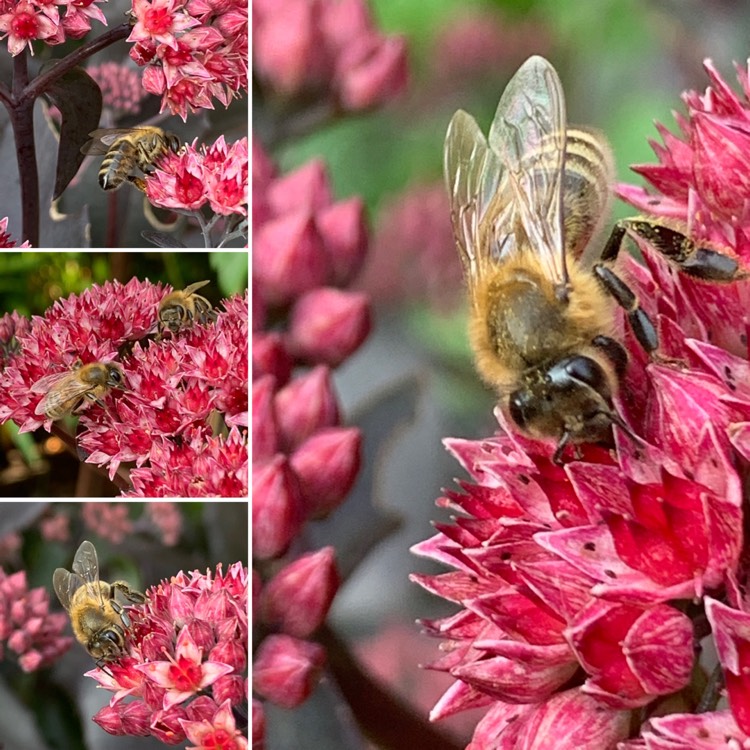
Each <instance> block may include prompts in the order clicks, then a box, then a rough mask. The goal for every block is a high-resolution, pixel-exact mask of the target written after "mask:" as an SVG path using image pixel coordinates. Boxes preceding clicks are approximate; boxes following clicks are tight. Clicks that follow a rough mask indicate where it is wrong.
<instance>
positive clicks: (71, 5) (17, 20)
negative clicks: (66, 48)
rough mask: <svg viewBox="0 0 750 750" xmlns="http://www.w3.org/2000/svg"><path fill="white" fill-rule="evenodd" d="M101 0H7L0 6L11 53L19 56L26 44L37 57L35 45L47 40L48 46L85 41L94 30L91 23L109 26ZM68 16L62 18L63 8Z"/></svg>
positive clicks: (1, 26) (0, 21) (2, 29)
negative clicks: (37, 42)
mask: <svg viewBox="0 0 750 750" xmlns="http://www.w3.org/2000/svg"><path fill="white" fill-rule="evenodd" d="M98 1H99V0H77V1H76V2H70V1H69V0H59V1H58V2H55V1H54V0H53V2H43V0H20V1H18V2H16V1H15V0H3V2H1V3H0V32H2V38H3V39H5V38H7V39H8V52H10V54H11V55H12V56H13V57H15V56H16V55H18V54H20V53H21V52H22V51H23V50H24V48H25V47H26V45H27V44H28V46H29V51H30V52H31V54H32V55H33V54H34V47H33V45H32V44H31V43H32V42H33V41H35V40H43V41H44V42H45V43H46V44H50V45H53V44H62V43H63V42H64V41H66V39H81V38H82V37H84V36H86V34H88V32H89V31H91V21H92V20H97V21H100V22H101V23H103V24H104V25H105V26H106V25H107V19H106V18H105V17H104V13H102V10H101V8H100V7H99V6H98V5H96V4H95V3H96V2H98ZM61 7H62V8H65V15H64V16H63V17H62V18H60V8H61Z"/></svg>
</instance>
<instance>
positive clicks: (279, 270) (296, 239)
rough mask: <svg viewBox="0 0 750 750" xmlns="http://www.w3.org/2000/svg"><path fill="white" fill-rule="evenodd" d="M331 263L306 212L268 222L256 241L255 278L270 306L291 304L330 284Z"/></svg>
mask: <svg viewBox="0 0 750 750" xmlns="http://www.w3.org/2000/svg"><path fill="white" fill-rule="evenodd" d="M330 269H331V262H330V260H329V258H328V255H327V254H326V252H325V248H324V246H323V240H322V238H321V236H320V234H319V232H318V230H317V228H316V227H315V222H314V221H313V218H312V215H311V214H310V213H309V212H307V211H298V212H296V213H293V214H286V215H284V216H282V217H280V218H278V219H274V220H273V221H269V222H267V223H266V224H264V225H263V226H262V227H261V228H260V229H259V230H258V233H257V235H256V236H255V238H254V241H253V274H254V276H255V277H256V279H257V280H258V282H259V286H260V289H261V291H262V293H263V298H264V299H265V300H266V302H267V303H268V304H269V305H280V304H284V303H286V302H289V301H291V300H292V299H294V298H295V297H297V296H299V295H300V294H302V293H303V292H306V291H309V290H310V289H315V288H316V287H319V286H321V285H322V284H325V283H326V281H327V280H328V277H329V274H330Z"/></svg>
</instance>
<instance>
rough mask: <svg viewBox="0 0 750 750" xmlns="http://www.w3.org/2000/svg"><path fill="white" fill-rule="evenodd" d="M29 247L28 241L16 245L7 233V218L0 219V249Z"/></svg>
mask: <svg viewBox="0 0 750 750" xmlns="http://www.w3.org/2000/svg"><path fill="white" fill-rule="evenodd" d="M13 247H31V245H29V243H28V241H27V242H23V243H21V244H20V245H17V244H16V243H15V242H14V241H13V238H12V237H11V236H10V234H9V233H8V217H7V216H5V217H4V218H2V219H0V248H13Z"/></svg>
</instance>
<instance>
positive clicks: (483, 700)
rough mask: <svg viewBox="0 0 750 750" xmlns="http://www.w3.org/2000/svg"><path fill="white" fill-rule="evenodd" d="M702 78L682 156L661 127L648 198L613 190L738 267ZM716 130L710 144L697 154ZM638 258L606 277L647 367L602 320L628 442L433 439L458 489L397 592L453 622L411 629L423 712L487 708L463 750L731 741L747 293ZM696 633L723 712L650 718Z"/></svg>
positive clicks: (739, 660) (742, 661)
mask: <svg viewBox="0 0 750 750" xmlns="http://www.w3.org/2000/svg"><path fill="white" fill-rule="evenodd" d="M708 70H709V73H710V75H711V77H712V83H713V86H712V88H711V89H710V90H709V91H708V93H707V94H706V95H705V96H704V97H698V96H697V95H696V94H692V93H691V94H687V95H686V101H687V102H688V103H689V105H690V110H689V117H688V118H687V119H684V118H681V119H680V122H681V127H682V130H683V132H685V133H689V134H690V135H691V140H690V145H688V144H686V143H684V142H682V141H678V140H677V139H676V138H674V137H673V136H670V135H668V134H666V131H663V130H662V134H663V135H664V137H665V143H666V146H665V147H664V148H659V149H657V152H658V154H659V156H660V159H661V162H662V163H661V164H660V165H658V166H655V167H650V168H645V167H639V168H638V171H639V172H641V173H648V175H649V179H651V181H652V183H654V184H657V183H658V187H659V189H660V190H661V192H662V195H659V196H654V195H649V197H648V198H646V195H647V194H646V193H644V192H643V191H641V190H640V189H636V188H627V187H621V188H620V192H621V193H622V194H625V195H628V196H629V197H630V198H632V199H633V200H634V202H635V200H636V199H637V200H638V202H639V205H640V207H642V208H643V209H644V210H647V211H648V212H649V213H650V214H652V215H654V214H655V212H658V211H661V210H662V209H664V210H665V213H664V214H663V215H661V214H659V217H660V218H662V219H663V220H664V221H665V223H667V224H669V223H670V222H673V221H675V220H677V219H679V220H680V221H681V222H685V223H686V224H689V225H690V230H691V232H696V233H697V234H696V237H697V238H699V239H701V238H702V239H706V238H708V239H710V240H711V241H712V242H713V243H719V242H721V243H722V244H724V243H725V241H726V244H728V245H729V246H730V248H731V249H728V250H727V252H729V253H731V252H732V251H733V250H734V251H736V252H737V254H738V255H739V256H740V257H742V258H745V257H746V256H745V255H744V242H745V240H744V238H745V237H747V236H748V235H747V231H748V229H749V228H750V225H749V224H748V218H750V214H747V213H746V212H745V203H744V202H743V200H741V199H740V198H738V196H739V195H740V194H741V191H742V184H743V183H742V181H741V180H740V163H741V162H742V160H743V159H745V161H744V162H742V163H743V164H745V166H744V167H742V170H743V171H742V174H746V172H747V168H748V166H750V165H748V164H747V161H746V158H747V155H746V153H745V152H742V153H741V152H740V149H739V147H738V146H737V143H738V139H741V138H742V137H743V136H742V132H744V130H743V129H745V125H744V124H743V122H745V123H747V122H750V104H749V103H748V101H747V100H746V101H740V100H739V99H738V98H737V97H736V96H735V95H734V94H733V93H732V92H731V89H730V88H729V87H728V86H727V85H726V84H725V83H724V82H723V81H722V80H721V79H720V78H719V77H718V74H717V73H716V72H715V71H713V69H712V68H711V67H710V66H709V67H708ZM742 80H743V86H744V87H745V88H746V91H747V78H746V77H745V76H743V78H742ZM699 103H700V104H702V105H704V107H703V108H702V109H701V108H699V107H698V104H699ZM709 105H710V107H711V113H710V114H709V113H707V112H706V111H705V107H706V106H709ZM717 132H720V133H724V134H725V136H726V139H725V140H724V144H725V145H724V147H723V149H719V148H718V147H716V148H713V149H712V148H705V145H706V143H707V141H708V140H710V139H709V133H713V134H716V133H717ZM730 136H731V139H730ZM743 153H744V154H745V155H744V156H743V155H742V154H743ZM738 180H740V182H739V183H738ZM738 184H739V187H738ZM738 191H739V192H738ZM698 207H700V208H698ZM730 240H731V241H730ZM638 244H639V248H640V250H641V252H642V254H643V258H644V262H645V264H644V265H641V264H640V263H638V262H636V261H635V260H633V259H632V258H630V257H621V260H620V263H621V265H622V266H623V267H624V271H625V273H626V275H627V278H628V280H629V284H630V286H631V287H632V288H633V291H634V292H635V293H636V295H637V296H638V298H639V299H640V301H641V304H642V305H643V306H644V307H645V309H646V311H647V312H648V314H649V316H650V317H651V318H652V320H653V321H654V322H655V323H656V324H657V327H658V331H659V336H660V349H659V357H658V358H656V357H655V358H651V359H649V358H648V357H647V356H646V355H645V354H644V352H643V351H642V349H641V348H640V347H639V345H638V344H637V342H636V341H635V339H634V336H633V335H632V333H631V331H630V330H629V328H628V327H627V326H626V325H625V322H624V320H622V319H621V320H620V321H619V327H620V332H619V336H620V340H621V341H623V342H624V343H625V346H626V348H627V349H628V353H629V358H630V361H629V364H628V370H627V374H626V377H625V378H624V381H623V383H622V384H621V389H620V393H619V395H618V397H617V398H616V400H615V403H616V407H617V409H618V412H619V413H620V414H621V415H622V417H623V419H624V420H625V422H626V423H627V424H628V426H629V427H630V429H631V430H632V432H633V433H634V434H635V435H637V436H638V441H637V442H636V441H635V440H633V439H632V438H631V437H630V436H628V435H626V434H625V433H624V432H622V431H620V430H619V428H615V429H614V432H615V446H616V447H615V449H614V450H607V449H605V448H604V447H600V446H593V445H584V446H581V447H580V450H579V451H578V452H577V453H575V452H573V451H569V452H567V453H566V454H565V459H566V463H565V465H564V466H562V467H561V466H558V465H556V464H554V463H553V462H552V461H551V456H552V454H553V451H554V449H555V444H554V441H549V442H544V441H533V440H530V439H527V438H524V437H522V436H519V435H516V434H515V430H514V428H513V427H512V426H510V425H509V424H508V423H507V422H506V420H505V418H504V416H503V415H502V413H500V411H499V410H498V412H497V415H498V418H499V420H500V423H501V426H502V427H503V428H504V429H503V432H501V433H499V434H498V435H496V436H494V437H492V438H488V439H484V440H480V441H470V440H449V441H447V445H448V448H449V449H450V450H451V452H452V453H453V454H454V455H455V456H456V457H457V458H458V460H459V461H460V462H461V463H462V465H463V466H464V467H465V468H466V470H467V471H468V473H469V475H470V478H471V479H470V481H467V482H462V483H461V490H462V491H461V492H448V493H446V495H445V497H443V498H442V499H441V501H440V504H441V505H443V506H445V507H448V508H451V509H453V510H457V511H460V517H459V518H457V519H456V520H455V522H452V523H441V524H438V525H437V529H438V533H437V534H436V535H435V536H434V537H433V538H432V539H429V540H427V541H425V542H423V543H421V544H418V545H416V547H415V552H417V553H418V554H421V555H424V556H426V557H429V558H431V559H433V560H436V561H438V562H440V563H443V564H446V565H448V566H450V567H451V568H452V569H453V570H452V571H451V572H448V573H445V574H441V575H434V576H433V575H416V576H414V579H415V580H416V581H417V582H418V583H420V584H421V585H422V586H423V587H425V588H426V589H427V590H429V591H431V592H433V593H435V594H437V595H438V596H441V597H443V598H445V599H448V600H450V601H452V602H455V603H456V604H458V606H459V608H460V609H459V611H458V612H457V613H456V614H454V615H451V616H449V617H446V618H443V619H439V620H430V621H425V623H424V624H425V626H426V628H427V630H428V631H429V632H430V633H432V634H433V635H435V636H437V637H440V638H442V639H444V640H445V648H444V653H443V655H442V657H441V658H440V659H439V661H438V662H437V663H436V664H434V665H433V667H434V668H436V669H439V670H443V671H445V672H447V673H449V674H450V675H452V676H453V677H454V679H455V682H454V683H453V684H452V686H451V687H450V688H449V689H448V690H447V691H446V693H445V694H444V695H443V697H442V698H441V699H440V700H439V702H438V703H437V705H436V706H435V708H434V709H433V712H432V718H433V719H439V718H441V717H444V716H447V715H450V714H452V713H455V712H457V711H461V710H464V709H467V708H474V707H484V708H485V709H486V712H485V715H484V717H483V718H482V719H481V720H480V722H479V724H478V725H477V727H476V730H475V733H474V737H473V740H472V742H471V744H470V745H469V748H471V750H483V749H485V748H490V747H492V748H501V747H502V748H519V749H520V748H528V747H532V746H535V745H534V738H539V737H545V738H547V741H548V742H551V743H553V744H554V746H555V747H556V748H559V749H560V750H567V749H568V748H570V749H571V750H572V749H573V748H576V749H577V750H588V749H589V748H590V749H591V750H601V749H602V748H615V747H617V748H619V749H620V750H636V749H639V748H644V747H654V748H657V747H659V748H661V747H664V748H666V747H684V748H688V747H690V748H694V747H701V748H706V750H708V749H709V748H717V749H718V748H724V747H729V746H735V745H736V746H737V747H740V746H742V747H744V746H748V745H750V685H749V684H748V676H747V669H746V664H747V656H746V655H747V654H749V653H750V604H748V599H747V594H746V589H747V583H748V570H747V559H748V550H747V542H746V541H745V539H744V537H743V527H744V525H745V520H744V513H745V512H746V508H747V490H746V489H745V486H746V482H745V474H744V468H743V467H744V466H745V465H746V461H747V460H748V459H749V458H750V386H748V383H750V361H748V360H749V356H748V333H750V330H749V325H748V324H749V323H750V313H749V312H748V310H750V305H749V304H748V303H749V302H750V281H747V280H739V281H735V282H732V283H730V284H724V285H722V284H708V283H705V282H701V281H697V280H695V279H693V278H691V277H690V276H689V275H687V274H685V273H681V272H679V271H677V270H676V269H674V268H672V267H671V266H670V265H669V264H668V262H667V261H666V260H665V259H664V258H663V256H661V255H660V254H659V253H658V252H657V251H656V250H655V249H654V248H653V247H652V246H650V245H649V243H648V242H646V241H644V240H639V241H638ZM622 255H623V256H624V255H625V253H623V254H622ZM706 636H710V637H711V638H712V639H713V645H714V648H715V652H716V653H717V654H718V659H719V662H720V665H721V667H722V669H723V674H724V680H725V684H726V692H727V695H728V698H729V708H725V709H722V710H714V709H716V706H717V703H718V698H719V695H718V692H716V693H715V694H713V695H712V694H711V691H710V689H709V691H708V693H707V703H706V706H704V707H703V708H702V709H701V710H706V708H707V709H708V710H707V711H706V712H705V713H696V714H695V715H693V714H691V713H677V714H671V715H667V716H665V715H663V714H666V713H668V712H669V711H674V710H675V706H682V708H681V709H679V708H678V709H677V710H682V711H686V710H689V708H686V707H694V706H695V696H696V695H699V694H700V691H701V690H703V689H704V687H705V685H706V676H705V675H703V674H702V673H701V669H700V668H699V667H698V666H696V649H700V648H701V646H700V645H699V644H701V641H702V639H703V638H704V637H706ZM703 647H705V644H703ZM709 650H710V649H709ZM709 684H710V683H709ZM675 694H678V695H677V696H675ZM638 725H640V735H639V737H637V738H635V739H630V740H629V739H627V738H628V737H629V736H630V737H632V734H630V732H631V731H632V727H633V726H638ZM553 738H554V739H553ZM697 738H700V740H698V739H697ZM618 743H619V744H618ZM550 746H551V745H550Z"/></svg>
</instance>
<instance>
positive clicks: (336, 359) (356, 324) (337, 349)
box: [287, 287, 370, 367]
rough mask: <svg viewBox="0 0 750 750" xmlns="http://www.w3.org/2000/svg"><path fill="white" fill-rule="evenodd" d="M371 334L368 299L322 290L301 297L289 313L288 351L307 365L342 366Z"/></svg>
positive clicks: (359, 294)
mask: <svg viewBox="0 0 750 750" xmlns="http://www.w3.org/2000/svg"><path fill="white" fill-rule="evenodd" d="M369 332H370V306H369V302H368V297H367V295H366V294H363V293H361V292H345V291H341V290H340V289H333V288H329V287H325V288H322V289H314V290H313V291H311V292H308V293H307V294H305V295H304V296H302V297H300V298H299V299H298V300H297V302H296V303H295V305H294V308H293V309H292V313H291V316H290V322H289V336H288V339H287V348H288V349H289V351H290V353H291V354H292V355H293V356H296V357H298V358H300V359H303V360H305V361H308V362H323V363H325V364H328V365H331V366H332V367H335V366H336V365H339V364H341V362H343V361H344V360H345V359H346V358H347V357H348V356H349V355H350V354H352V352H354V351H355V350H356V349H357V347H358V346H359V345H360V344H361V343H362V342H363V341H364V340H365V338H367V334H368V333H369Z"/></svg>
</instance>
